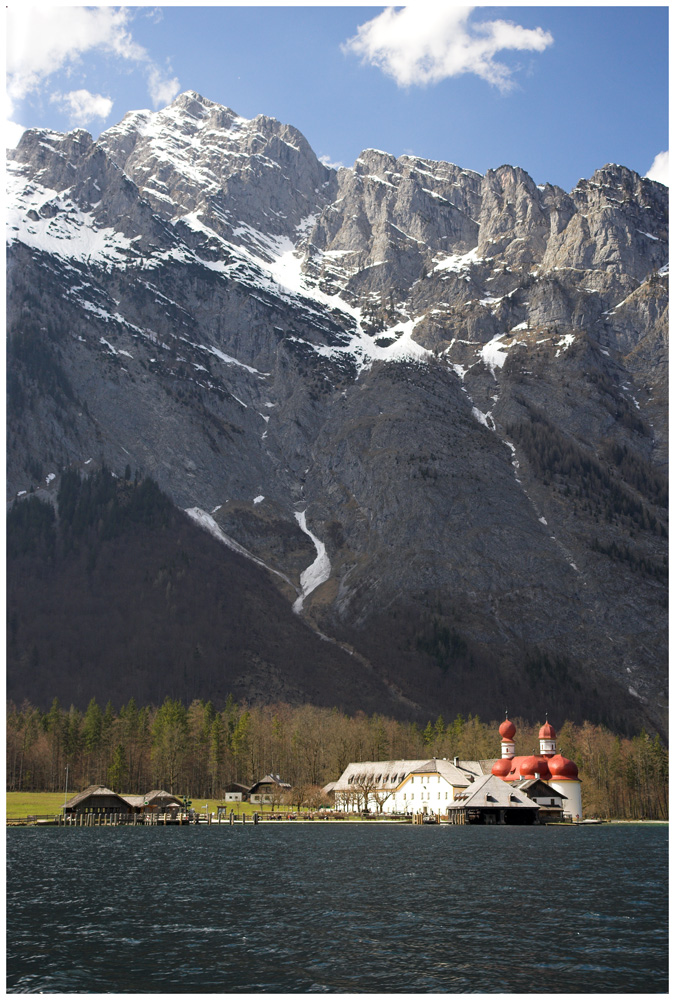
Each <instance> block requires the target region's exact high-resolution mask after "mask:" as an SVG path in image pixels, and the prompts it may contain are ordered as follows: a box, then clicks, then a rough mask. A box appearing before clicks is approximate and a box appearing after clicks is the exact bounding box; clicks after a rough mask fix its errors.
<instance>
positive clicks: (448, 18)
mask: <svg viewBox="0 0 675 1000" xmlns="http://www.w3.org/2000/svg"><path fill="white" fill-rule="evenodd" d="M474 9H475V8H474V7H454V6H448V5H446V4H437V3H434V2H429V0H427V2H424V3H417V4H415V5H413V6H411V7H404V8H402V9H400V10H395V9H394V8H393V7H388V8H387V9H386V10H385V11H383V12H382V14H379V15H378V16H377V17H375V18H373V20H372V21H367V22H366V23H365V24H362V25H361V26H360V27H359V28H358V30H357V34H356V35H355V36H354V37H353V38H350V39H349V40H348V41H347V42H346V43H345V44H344V45H343V46H342V48H343V51H345V52H354V53H356V55H360V56H361V57H362V58H363V60H364V62H369V63H371V64H372V65H374V66H379V68H380V69H382V70H383V71H384V72H385V73H386V74H387V75H388V76H391V77H393V78H394V80H395V81H396V83H397V84H398V85H399V87H408V86H411V85H412V84H417V85H422V86H424V85H426V84H430V83H438V82H439V81H441V80H444V79H446V78H448V77H452V76H459V75H461V74H462V73H474V74H476V75H477V76H479V77H481V78H482V79H483V80H487V82H488V83H490V84H493V85H494V86H496V87H498V88H499V89H500V90H504V91H505V90H509V89H510V88H511V87H512V86H513V81H512V79H511V70H510V69H509V67H508V66H506V65H504V63H500V62H497V61H496V60H495V58H494V57H495V56H496V55H497V53H498V52H502V51H504V50H507V49H510V50H514V49H515V50H518V51H529V52H543V50H544V49H545V48H547V47H548V46H549V45H551V44H552V43H553V36H552V35H551V34H550V33H549V32H548V31H544V30H543V29H542V28H522V27H520V26H519V25H517V24H513V23H512V22H510V21H501V20H500V21H484V22H482V23H478V24H469V23H468V22H469V18H470V16H471V14H472V12H473V10H474Z"/></svg>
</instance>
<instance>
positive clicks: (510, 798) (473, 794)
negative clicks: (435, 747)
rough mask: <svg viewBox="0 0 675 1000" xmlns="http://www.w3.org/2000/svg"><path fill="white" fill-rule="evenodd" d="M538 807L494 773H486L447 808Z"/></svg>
mask: <svg viewBox="0 0 675 1000" xmlns="http://www.w3.org/2000/svg"><path fill="white" fill-rule="evenodd" d="M490 808H491V809H538V808H539V806H538V805H537V803H536V802H532V801H531V800H530V799H528V797H527V795H526V794H525V793H524V792H521V791H520V790H518V791H516V789H515V788H514V787H513V786H512V785H507V784H506V782H504V781H502V779H501V778H497V777H495V775H494V774H486V775H484V776H483V777H482V778H479V779H478V780H477V781H475V782H474V783H473V785H470V786H469V787H468V788H467V789H466V790H465V791H463V792H459V793H458V794H457V795H456V796H455V800H454V802H452V803H451V804H449V805H448V809H490Z"/></svg>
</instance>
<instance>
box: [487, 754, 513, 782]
mask: <svg viewBox="0 0 675 1000" xmlns="http://www.w3.org/2000/svg"><path fill="white" fill-rule="evenodd" d="M512 766H513V761H512V760H511V758H510V757H500V759H499V760H496V761H495V762H494V764H493V765H492V773H493V774H494V775H495V776H496V777H497V778H505V777H506V775H507V774H508V773H509V771H510V770H511V768H512Z"/></svg>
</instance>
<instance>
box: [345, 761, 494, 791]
mask: <svg viewBox="0 0 675 1000" xmlns="http://www.w3.org/2000/svg"><path fill="white" fill-rule="evenodd" d="M465 763H466V762H465V761H458V763H457V764H454V763H453V761H451V760H446V759H445V758H441V757H432V758H431V759H429V758H428V757H427V758H426V759H421V760H361V761H353V762H352V763H351V764H347V767H346V768H345V769H344V771H343V772H342V774H341V775H340V777H339V778H338V780H337V781H336V782H335V783H334V786H333V791H335V792H350V791H358V790H364V789H366V790H368V791H373V792H377V791H387V792H394V791H395V790H396V789H397V788H398V787H399V786H400V785H401V784H402V783H403V782H404V781H405V780H406V778H408V777H409V775H411V774H440V775H441V777H443V778H445V780H446V781H447V782H449V784H451V785H454V786H455V787H462V788H463V787H466V786H467V785H469V784H470V783H471V782H472V781H473V780H475V776H476V774H481V773H482V772H481V771H480V769H478V770H477V771H476V772H475V773H473V772H472V771H471V770H469V769H468V768H464V767H462V765H463V764H465ZM476 767H478V765H476Z"/></svg>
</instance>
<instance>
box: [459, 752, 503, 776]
mask: <svg viewBox="0 0 675 1000" xmlns="http://www.w3.org/2000/svg"><path fill="white" fill-rule="evenodd" d="M496 760H497V758H496V757H491V758H490V760H459V761H457V767H458V768H459V769H460V771H468V772H469V774H472V775H473V776H474V778H482V776H483V775H484V774H491V773H492V765H493V764H494V762H495V761H496Z"/></svg>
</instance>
